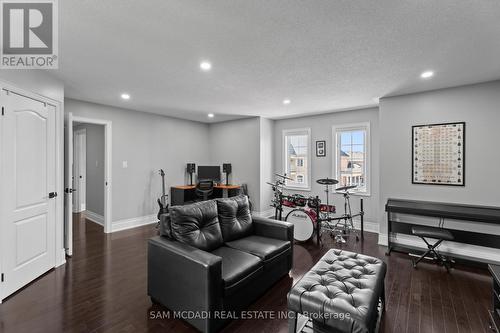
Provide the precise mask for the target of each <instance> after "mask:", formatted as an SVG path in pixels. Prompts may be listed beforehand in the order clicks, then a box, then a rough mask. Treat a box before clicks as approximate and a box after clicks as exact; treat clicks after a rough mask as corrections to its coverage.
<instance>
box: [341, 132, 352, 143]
mask: <svg viewBox="0 0 500 333" xmlns="http://www.w3.org/2000/svg"><path fill="white" fill-rule="evenodd" d="M340 142H341V144H343V145H345V144H348V145H350V144H351V132H342V133H340Z"/></svg>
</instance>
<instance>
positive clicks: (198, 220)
mask: <svg viewBox="0 0 500 333" xmlns="http://www.w3.org/2000/svg"><path fill="white" fill-rule="evenodd" d="M170 226H171V230H172V236H173V238H175V239H176V240H178V241H180V242H184V243H186V244H189V245H191V246H194V247H196V248H198V249H200V250H204V251H212V250H214V249H216V248H218V247H220V246H221V245H222V244H223V241H222V232H221V229H220V225H219V219H218V216H217V204H216V203H215V201H213V200H210V201H203V202H197V203H194V204H191V205H186V206H172V207H171V208H170Z"/></svg>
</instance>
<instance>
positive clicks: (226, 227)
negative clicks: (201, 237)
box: [217, 195, 253, 242]
mask: <svg viewBox="0 0 500 333" xmlns="http://www.w3.org/2000/svg"><path fill="white" fill-rule="evenodd" d="M217 210H218V213H219V221H220V225H221V229H222V237H223V239H224V241H225V242H229V241H232V240H235V239H239V238H242V237H245V236H248V235H251V234H252V233H253V228H252V215H251V214H250V207H249V203H248V197H247V196H246V195H241V196H237V197H232V198H227V199H218V200H217Z"/></svg>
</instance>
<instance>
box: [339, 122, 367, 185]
mask: <svg viewBox="0 0 500 333" xmlns="http://www.w3.org/2000/svg"><path fill="white" fill-rule="evenodd" d="M366 133H367V132H366V130H364V129H357V130H339V131H338V132H337V139H338V140H339V142H338V144H339V146H338V147H339V148H340V149H338V148H337V151H336V154H337V161H338V165H337V179H338V180H339V183H340V185H339V186H349V185H356V186H357V190H358V191H366V189H367V188H366V167H367V165H366V160H365V157H366V153H367V152H366V146H365V143H366V142H365V137H366Z"/></svg>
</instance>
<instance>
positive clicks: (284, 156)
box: [281, 127, 312, 191]
mask: <svg viewBox="0 0 500 333" xmlns="http://www.w3.org/2000/svg"><path fill="white" fill-rule="evenodd" d="M290 135H307V155H306V157H305V158H306V160H305V163H306V165H307V173H306V175H305V176H306V177H307V182H304V185H303V186H301V185H289V184H287V183H286V181H285V188H286V189H290V190H298V191H311V171H312V170H311V169H312V161H311V149H312V148H311V147H312V146H311V142H312V140H311V128H310V127H305V128H294V129H284V130H283V132H282V135H281V141H282V149H281V154H282V163H283V167H282V171H283V173H287V174H288V172H287V169H288V161H287V157H288V147H287V144H286V137H287V136H290Z"/></svg>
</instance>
